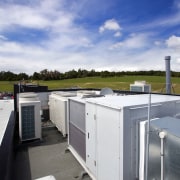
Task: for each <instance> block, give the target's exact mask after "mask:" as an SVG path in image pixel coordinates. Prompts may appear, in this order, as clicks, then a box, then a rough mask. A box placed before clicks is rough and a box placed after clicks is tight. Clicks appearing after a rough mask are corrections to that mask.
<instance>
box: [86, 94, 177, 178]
mask: <svg viewBox="0 0 180 180" xmlns="http://www.w3.org/2000/svg"><path fill="white" fill-rule="evenodd" d="M179 100H180V97H175V96H162V95H152V105H151V117H152V118H158V117H159V118H160V117H164V116H167V115H169V116H176V114H177V108H176V106H177V105H178V102H179ZM147 103H148V95H134V96H121V97H120V96H119V97H118V96H117V97H102V98H97V99H89V100H87V101H86V113H88V115H87V114H86V132H88V133H86V140H87V141H86V157H88V156H89V157H88V158H87V161H86V166H87V168H88V169H89V171H90V173H92V174H93V176H94V177H95V179H96V180H106V179H113V180H124V179H126V180H131V179H136V178H138V176H139V162H138V156H139V149H138V143H139V137H138V135H137V134H138V133H137V132H138V129H137V125H138V123H139V122H140V121H142V120H146V119H147V115H148V106H147ZM93 106H94V107H93ZM93 119H94V120H95V121H94V120H93ZM88 136H89V138H88ZM94 162H95V165H94V164H93V163H94Z"/></svg>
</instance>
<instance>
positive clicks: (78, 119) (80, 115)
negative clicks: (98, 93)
mask: <svg viewBox="0 0 180 180" xmlns="http://www.w3.org/2000/svg"><path fill="white" fill-rule="evenodd" d="M69 109H70V112H69V121H70V122H71V123H72V124H74V125H75V126H76V127H78V128H79V129H80V130H81V131H82V132H84V133H85V103H81V102H78V101H73V100H71V99H70V100H69Z"/></svg>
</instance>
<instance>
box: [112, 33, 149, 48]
mask: <svg viewBox="0 0 180 180" xmlns="http://www.w3.org/2000/svg"><path fill="white" fill-rule="evenodd" d="M147 45H148V36H146V35H144V34H131V35H130V37H128V38H127V39H125V40H124V41H121V42H117V43H115V44H113V45H111V46H110V48H109V49H110V50H114V49H119V48H125V49H140V48H145V47H146V46H147Z"/></svg>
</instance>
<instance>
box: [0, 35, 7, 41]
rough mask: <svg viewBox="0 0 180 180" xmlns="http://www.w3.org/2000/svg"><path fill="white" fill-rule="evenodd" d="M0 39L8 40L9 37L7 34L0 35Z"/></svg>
mask: <svg viewBox="0 0 180 180" xmlns="http://www.w3.org/2000/svg"><path fill="white" fill-rule="evenodd" d="M0 40H3V41H6V40H8V38H7V37H6V36H3V35H0Z"/></svg>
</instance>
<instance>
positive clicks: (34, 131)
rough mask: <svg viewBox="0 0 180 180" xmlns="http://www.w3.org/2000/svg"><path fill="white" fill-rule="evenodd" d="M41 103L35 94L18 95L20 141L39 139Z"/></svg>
mask: <svg viewBox="0 0 180 180" xmlns="http://www.w3.org/2000/svg"><path fill="white" fill-rule="evenodd" d="M40 111H41V103H40V100H39V98H38V96H37V94H35V93H20V95H19V136H20V139H21V141H26V140H32V139H41V115H40Z"/></svg>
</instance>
